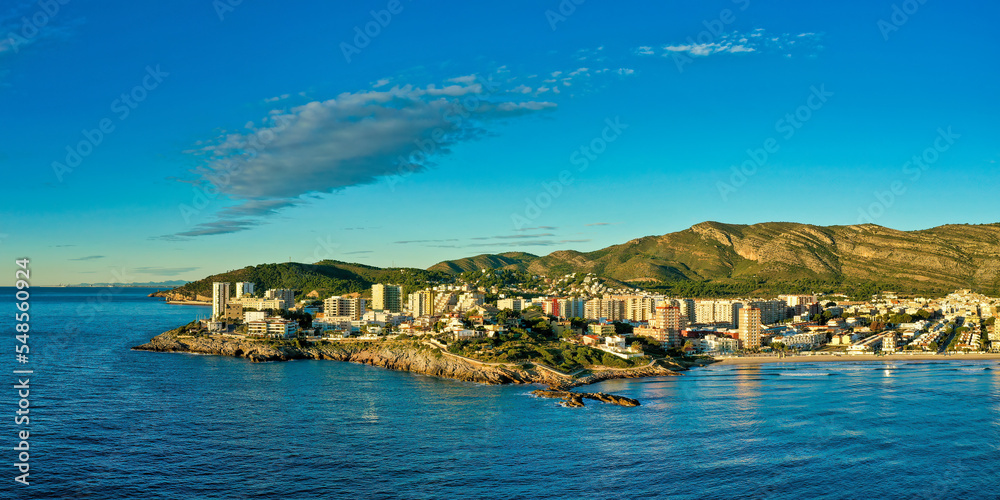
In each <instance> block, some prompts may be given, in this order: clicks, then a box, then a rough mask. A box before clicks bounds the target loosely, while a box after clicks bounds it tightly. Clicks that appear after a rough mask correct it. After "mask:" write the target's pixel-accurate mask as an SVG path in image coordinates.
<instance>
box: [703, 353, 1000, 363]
mask: <svg viewBox="0 0 1000 500" xmlns="http://www.w3.org/2000/svg"><path fill="white" fill-rule="evenodd" d="M717 359H718V362H717V364H722V365H759V364H766V363H825V362H834V363H836V362H851V361H983V360H991V359H1000V353H992V354H952V355H948V356H942V355H935V354H888V355H885V356H874V355H863V356H847V355H844V356H836V355H831V354H826V355H819V356H785V357H783V358H778V357H759V358H717Z"/></svg>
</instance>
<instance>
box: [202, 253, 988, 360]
mask: <svg viewBox="0 0 1000 500" xmlns="http://www.w3.org/2000/svg"><path fill="white" fill-rule="evenodd" d="M493 272H498V271H489V270H483V271H482V274H483V275H486V276H488V274H487V273H493ZM501 288H503V289H501ZM505 292H506V293H505ZM511 292H521V293H520V294H519V295H518V296H512V294H511ZM553 292H556V293H553ZM296 295H297V292H296V291H295V290H291V289H269V290H266V291H264V293H262V294H258V293H255V284H254V283H248V282H241V283H223V282H215V283H213V286H212V316H211V318H207V319H205V320H202V322H201V325H202V331H203V332H206V333H213V334H223V335H229V336H236V337H245V338H259V339H271V340H293V339H302V340H304V341H334V340H344V339H352V338H360V339H366V340H377V339H384V338H396V337H399V336H402V335H406V336H427V337H428V338H430V339H431V340H432V341H433V342H434V343H435V344H436V345H438V346H440V347H441V348H448V347H451V350H452V351H453V352H462V353H463V354H470V353H475V354H484V350H485V351H488V350H490V349H491V347H492V345H495V344H498V343H499V342H502V341H509V340H514V339H523V340H528V339H536V340H548V341H555V342H561V343H566V344H571V345H572V344H576V345H579V346H586V347H592V348H594V349H598V350H600V351H603V352H604V353H607V354H610V355H612V356H614V357H617V358H621V359H623V360H629V359H632V358H639V357H642V356H646V355H650V352H651V351H652V352H662V353H669V354H670V355H673V356H695V355H700V356H709V357H715V358H727V357H767V356H787V355H793V354H799V355H809V354H825V355H844V356H851V355H873V354H893V353H901V354H906V353H913V354H917V353H919V354H942V355H944V354H953V353H954V354H957V353H984V352H996V351H998V350H1000V332H998V331H997V330H998V329H997V327H996V326H995V317H996V314H997V309H998V305H1000V300H998V299H994V298H990V297H986V296H984V295H980V294H977V293H973V292H972V291H970V290H959V291H956V292H954V293H952V294H950V295H948V296H946V297H942V298H919V297H917V298H901V297H899V296H898V295H897V294H896V293H894V292H889V291H885V292H881V293H879V294H878V295H876V296H873V297H872V298H871V299H870V300H866V301H849V300H845V299H846V297H843V296H837V295H779V296H777V297H775V298H766V299H765V298H753V299H724V300H710V299H686V298H672V297H666V296H662V295H655V294H650V293H646V292H643V291H641V290H638V289H634V288H633V289H629V288H620V287H619V288H615V287H613V286H609V285H608V284H605V283H602V280H600V279H598V278H597V277H595V276H593V275H579V274H569V275H566V276H562V277H559V278H548V277H539V276H536V277H534V281H533V283H532V284H531V285H530V286H526V287H498V286H481V285H479V286H477V285H476V284H473V283H462V282H459V283H453V284H443V285H437V286H433V287H428V288H426V289H423V290H417V291H414V292H413V293H409V294H404V287H402V286H399V285H391V284H375V285H373V286H372V287H371V292H370V296H367V295H368V294H364V295H365V296H362V294H357V293H355V294H349V295H338V296H332V297H320V296H319V294H318V293H316V292H315V291H314V292H308V293H303V292H299V296H298V297H297V296H296ZM525 297H531V298H525ZM490 339H493V342H492V343H491V342H490V341H489V340H490Z"/></svg>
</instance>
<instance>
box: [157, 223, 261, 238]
mask: <svg viewBox="0 0 1000 500" xmlns="http://www.w3.org/2000/svg"><path fill="white" fill-rule="evenodd" d="M258 224H259V223H258V222H255V221H249V220H218V221H215V222H206V223H204V224H198V226H197V227H195V228H194V229H192V230H190V231H183V232H180V233H177V234H176V235H167V236H165V237H164V239H168V240H176V239H183V238H191V237H195V236H211V235H215V234H229V233H237V232H240V231H244V230H247V229H250V228H252V227H255V226H257V225H258Z"/></svg>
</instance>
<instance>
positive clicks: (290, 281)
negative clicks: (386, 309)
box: [154, 260, 453, 300]
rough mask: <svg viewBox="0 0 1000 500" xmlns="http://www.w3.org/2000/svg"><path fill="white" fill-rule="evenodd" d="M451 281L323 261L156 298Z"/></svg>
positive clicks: (224, 276)
mask: <svg viewBox="0 0 1000 500" xmlns="http://www.w3.org/2000/svg"><path fill="white" fill-rule="evenodd" d="M452 280H453V278H452V277H451V276H450V275H448V274H446V273H443V272H440V271H425V270H423V269H409V268H391V269H381V268H378V267H372V266H366V265H363V264H351V263H347V262H338V261H333V260H324V261H321V262H317V263H316V264H299V263H294V262H289V263H281V264H261V265H258V266H248V267H245V268H243V269H237V270H234V271H229V272H225V273H220V274H215V275H212V276H209V277H207V278H204V279H202V280H198V281H193V282H191V283H188V284H186V285H183V286H180V287H177V288H175V289H173V290H170V291H166V292H158V293H156V294H154V296H158V297H170V298H173V299H182V298H187V299H197V298H198V297H199V296H200V297H201V298H202V300H204V298H206V297H208V298H210V297H211V296H212V283H213V282H216V281H222V282H229V283H235V282H240V281H244V282H251V283H253V284H254V288H255V290H258V291H263V290H267V289H269V288H291V289H293V290H297V291H300V292H302V293H309V292H311V291H313V290H316V291H317V292H319V294H320V298H326V297H329V296H331V295H340V294H346V293H355V292H357V293H365V292H368V291H370V289H371V286H372V284H374V283H393V284H398V285H403V288H404V292H406V293H410V292H412V291H415V290H418V289H422V288H425V287H427V286H430V285H434V284H437V283H440V282H451V281H452Z"/></svg>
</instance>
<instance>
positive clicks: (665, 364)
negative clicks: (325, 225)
mask: <svg viewBox="0 0 1000 500" xmlns="http://www.w3.org/2000/svg"><path fill="white" fill-rule="evenodd" d="M132 349H133V350H137V351H151V352H166V353H171V352H172V353H188V354H205V355H216V356H229V357H238V358H246V359H248V360H250V361H251V362H255V363H259V362H275V361H292V360H299V359H301V360H332V361H346V362H351V363H358V364H366V365H371V366H378V367H381V368H386V369H389V370H395V371H407V372H413V373H419V374H423V375H431V376H436V377H442V378H450V379H455V380H461V381H465V382H475V383H479V384H484V385H507V384H525V385H526V384H540V385H545V386H547V387H548V388H547V389H545V390H536V391H533V392H532V394H534V395H535V396H538V397H544V398H555V399H562V400H563V401H564V402H563V403H562V404H563V406H567V407H581V406H583V399H591V400H595V401H601V402H605V403H612V404H616V405H619V406H626V407H632V406H640V403H639V401H636V400H634V399H630V398H625V397H622V396H615V395H611V394H604V393H586V392H573V391H571V389H573V388H576V387H581V386H585V385H590V384H595V383H598V382H603V381H605V380H613V379H629V378H649V377H671V376H678V375H680V373H679V372H681V371H686V370H688V369H689V368H691V367H693V366H703V365H704V364H707V363H710V362H705V361H694V362H690V363H684V364H679V363H677V362H673V361H670V360H655V361H653V362H651V363H649V364H648V365H646V366H641V367H635V368H627V369H617V368H607V367H601V366H593V367H589V368H587V369H582V370H579V371H577V372H575V373H573V374H565V373H562V372H559V371H558V370H555V369H553V368H551V367H548V366H545V365H541V364H536V363H531V362H524V363H485V362H480V361H477V360H472V359H467V358H464V357H462V356H457V355H454V354H451V353H448V352H446V351H443V350H441V349H439V348H437V347H435V346H433V345H431V344H429V343H425V342H424V341H420V340H344V341H326V342H320V343H313V344H305V345H303V344H293V343H292V342H274V341H263V340H255V339H246V338H241V337H231V336H224V335H197V336H192V335H182V334H181V329H176V330H171V331H168V332H164V333H162V334H160V335H157V336H156V337H154V338H153V339H151V340H150V341H149V342H147V343H145V344H143V345H139V346H135V347H133V348H132Z"/></svg>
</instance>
